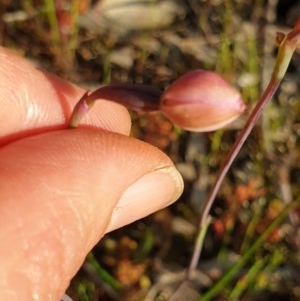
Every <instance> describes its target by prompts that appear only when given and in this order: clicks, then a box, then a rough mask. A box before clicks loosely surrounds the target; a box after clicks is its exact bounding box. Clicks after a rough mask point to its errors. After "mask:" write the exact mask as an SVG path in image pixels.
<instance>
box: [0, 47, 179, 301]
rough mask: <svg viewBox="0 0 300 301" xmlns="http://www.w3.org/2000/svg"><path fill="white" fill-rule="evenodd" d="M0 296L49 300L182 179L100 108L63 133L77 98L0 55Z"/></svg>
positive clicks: (171, 194)
mask: <svg viewBox="0 0 300 301" xmlns="http://www.w3.org/2000/svg"><path fill="white" fill-rule="evenodd" d="M0 91H1V95H0V105H1V111H0V120H1V121H2V122H1V127H0V192H1V200H0V241H1V248H0V267H1V269H0V296H1V300H5V301H16V300H18V301H19V300H22V301H29V300H30V301H32V300H43V301H57V300H59V299H60V297H61V296H62V295H63V293H64V291H65V290H66V288H67V287H68V284H69V281H70V279H71V278H72V277H73V276H74V274H75V273H76V271H77V270H78V269H79V267H80V265H81V264H82V262H83V260H84V258H85V256H86V254H87V253H88V252H89V250H91V248H92V247H93V246H94V245H95V244H96V243H97V242H98V241H99V239H100V238H101V237H102V236H103V235H104V234H105V233H107V232H109V231H112V230H114V229H116V228H119V227H122V226H124V225H126V224H128V223H130V222H133V221H135V220H137V219H139V218H141V217H143V216H146V215H148V214H150V213H152V212H154V211H156V210H159V209H161V208H163V207H165V206H167V205H169V204H170V203H172V202H174V201H175V200H176V199H177V198H178V197H179V195H180V194H181V192H182V189H183V184H182V179H181V176H180V175H179V173H178V172H177V170H176V169H175V168H174V165H173V163H172V162H171V160H170V159H169V158H168V157H167V156H166V155H165V154H163V153H162V152H160V151H159V150H157V149H156V148H154V147H152V146H150V145H148V144H146V143H144V142H141V141H138V140H136V139H133V138H130V137H128V133H129V131H130V118H129V114H128V112H127V111H126V110H125V109H124V108H123V107H122V106H120V105H118V104H114V103H111V102H105V101H103V102H99V103H98V104H97V106H95V109H93V110H92V111H91V113H90V114H89V115H88V116H87V118H86V119H85V121H84V122H83V123H85V124H86V125H89V127H85V128H83V127H81V128H78V129H76V130H66V129H65V128H66V125H67V123H68V118H69V117H70V114H71V111H72V108H73V107H74V105H75V103H76V102H77V100H78V99H79V98H80V96H81V95H82V94H83V93H84V91H83V90H82V89H80V88H78V87H75V86H73V85H71V84H69V83H67V82H64V81H63V80H61V79H59V78H57V77H55V76H52V75H49V74H47V73H43V72H41V71H38V70H37V69H35V68H34V67H33V66H31V65H30V64H29V63H27V62H26V61H25V60H23V59H21V58H19V57H17V56H15V55H13V54H12V53H10V52H9V51H7V50H5V49H3V48H0Z"/></svg>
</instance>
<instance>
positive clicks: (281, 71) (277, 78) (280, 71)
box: [187, 24, 299, 278]
mask: <svg viewBox="0 0 300 301" xmlns="http://www.w3.org/2000/svg"><path fill="white" fill-rule="evenodd" d="M298 27H299V24H297V25H296V27H295V28H294V30H293V31H292V32H291V33H289V34H288V35H287V36H286V37H285V38H283V40H282V41H281V44H280V46H279V50H278V56H277V61H276V65H275V67H274V71H273V75H272V78H271V80H270V83H269V85H268V86H267V88H266V90H265V92H264V93H263V95H262V96H261V98H260V100H259V102H258V103H257V104H256V106H255V108H254V109H253V111H252V112H251V114H250V116H249V118H248V120H247V122H246V124H245V126H244V127H243V129H242V131H241V132H240V134H239V136H238V138H237V140H236V142H235V143H234V145H233V147H232V148H231V150H230V152H229V154H228V156H227V158H226V160H225V163H224V164H223V166H222V168H221V170H220V172H219V174H218V176H217V178H216V181H215V183H214V185H213V187H212V189H211V192H210V194H209V196H208V198H207V200H206V201H205V204H204V206H203V211H202V213H201V217H200V222H199V232H202V228H203V227H205V225H206V224H207V219H208V218H209V212H210V209H211V207H212V205H213V202H214V200H215V197H216V195H217V193H218V191H219V189H220V186H221V184H222V182H223V180H224V178H225V176H226V174H227V172H228V170H229V168H230V167H231V164H232V163H233V161H234V159H235V158H236V156H237V154H238V153H239V151H240V149H241V148H242V146H243V144H244V142H245V141H246V139H247V138H248V136H249V134H250V132H251V131H252V129H253V127H254V125H255V124H256V122H257V120H258V119H259V117H260V116H261V114H262V112H263V110H264V108H265V106H266V105H267V103H268V102H269V101H270V100H271V98H272V97H273V95H274V93H275V92H276V90H277V88H278V86H279V85H280V83H281V80H282V79H283V77H284V75H285V73H286V70H287V68H288V65H289V62H290V60H291V58H292V55H293V53H294V51H295V48H296V44H297V37H298V34H299V28H298ZM296 30H297V32H298V34H297V35H294V34H292V33H293V32H294V31H296ZM201 249H202V245H201V244H200V243H199V241H198V240H196V242H195V247H194V251H193V255H192V258H191V261H190V265H189V268H188V270H187V277H188V278H189V277H190V276H191V273H192V272H193V271H194V270H195V269H196V267H197V264H198V261H199V258H200V255H201Z"/></svg>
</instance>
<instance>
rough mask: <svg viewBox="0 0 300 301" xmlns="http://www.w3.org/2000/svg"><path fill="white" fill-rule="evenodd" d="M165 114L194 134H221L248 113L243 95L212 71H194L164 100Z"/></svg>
mask: <svg viewBox="0 0 300 301" xmlns="http://www.w3.org/2000/svg"><path fill="white" fill-rule="evenodd" d="M160 109H161V111H162V112H163V113H164V114H165V115H166V116H167V117H168V118H169V119H170V120H171V121H172V122H173V123H174V124H176V125H178V126H180V127H182V128H183V129H185V130H188V131H192V132H207V131H213V130H217V129H219V128H222V127H224V126H225V125H227V124H229V123H230V122H232V121H233V120H235V119H236V118H238V117H239V116H240V115H241V114H242V113H243V112H244V111H245V109H246V105H245V104H244V102H243V100H242V98H241V95H240V93H239V92H238V91H237V90H236V89H235V88H234V87H233V86H231V85H229V84H228V83H227V82H226V81H225V80H224V79H223V78H222V77H220V76H219V75H218V74H216V73H214V72H211V71H204V70H194V71H190V72H188V73H186V74H185V75H183V76H182V77H180V78H179V79H177V80H176V81H175V82H174V83H173V84H171V86H170V87H169V88H168V89H167V90H166V91H165V92H164V93H163V94H162V96H161V98H160Z"/></svg>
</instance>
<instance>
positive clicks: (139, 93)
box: [69, 84, 162, 128]
mask: <svg viewBox="0 0 300 301" xmlns="http://www.w3.org/2000/svg"><path fill="white" fill-rule="evenodd" d="M161 93H162V92H161V91H160V90H158V89H156V88H154V87H152V86H148V85H142V84H111V85H108V86H104V87H101V88H99V89H97V90H96V91H94V92H92V93H91V94H88V93H86V94H84V95H83V96H82V97H81V99H80V100H79V102H78V103H77V104H76V106H75V108H74V110H73V112H72V116H71V118H70V122H69V128H76V127H77V126H78V124H79V122H80V121H81V119H82V118H83V117H84V116H85V115H86V114H87V112H88V111H89V110H90V108H91V107H92V106H93V105H94V103H95V102H96V101H97V100H100V99H102V100H106V101H112V102H115V103H119V104H121V105H123V106H125V107H126V108H128V109H131V110H134V111H143V112H150V111H158V110H159V102H160V96H161Z"/></svg>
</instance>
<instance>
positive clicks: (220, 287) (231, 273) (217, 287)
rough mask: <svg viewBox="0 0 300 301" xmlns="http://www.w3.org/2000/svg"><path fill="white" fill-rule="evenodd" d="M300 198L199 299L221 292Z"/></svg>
mask: <svg viewBox="0 0 300 301" xmlns="http://www.w3.org/2000/svg"><path fill="white" fill-rule="evenodd" d="M299 203H300V198H299V197H298V198H297V199H296V200H295V201H293V202H291V203H290V204H288V205H287V206H286V207H285V208H284V209H283V210H282V211H281V213H280V214H279V215H278V216H277V217H276V218H275V219H274V220H273V222H272V223H271V224H270V225H269V226H268V227H267V228H266V229H265V231H264V232H263V233H262V234H261V235H260V236H259V237H258V239H257V240H256V241H255V242H254V243H253V245H252V246H251V247H249V249H248V251H247V252H246V253H245V254H244V255H243V257H241V258H240V260H238V261H237V262H236V263H235V264H234V265H233V266H232V267H231V269H230V270H229V271H228V272H227V273H226V274H225V275H224V276H223V277H222V278H221V279H220V280H219V281H218V282H217V283H216V284H215V285H214V286H213V287H212V288H211V289H210V290H209V291H208V292H207V293H206V294H204V295H203V296H202V297H201V299H199V301H200V300H201V301H209V300H211V299H212V298H213V297H215V296H216V295H217V294H218V293H219V292H221V291H222V290H223V289H224V287H226V285H227V284H228V283H229V282H230V281H231V280H232V279H233V277H235V275H236V274H237V273H238V271H240V270H241V268H242V267H243V266H244V265H245V264H246V263H247V261H248V260H249V259H250V258H251V257H252V256H253V254H254V253H255V252H256V250H257V249H258V248H259V247H260V246H261V245H262V244H263V243H264V241H265V240H266V238H267V237H268V236H269V235H270V234H271V232H272V231H273V230H274V229H276V228H277V227H278V225H279V224H280V223H281V222H282V221H283V219H284V218H285V217H286V216H287V215H288V214H289V212H290V211H291V210H294V209H296V207H297V206H299Z"/></svg>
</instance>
